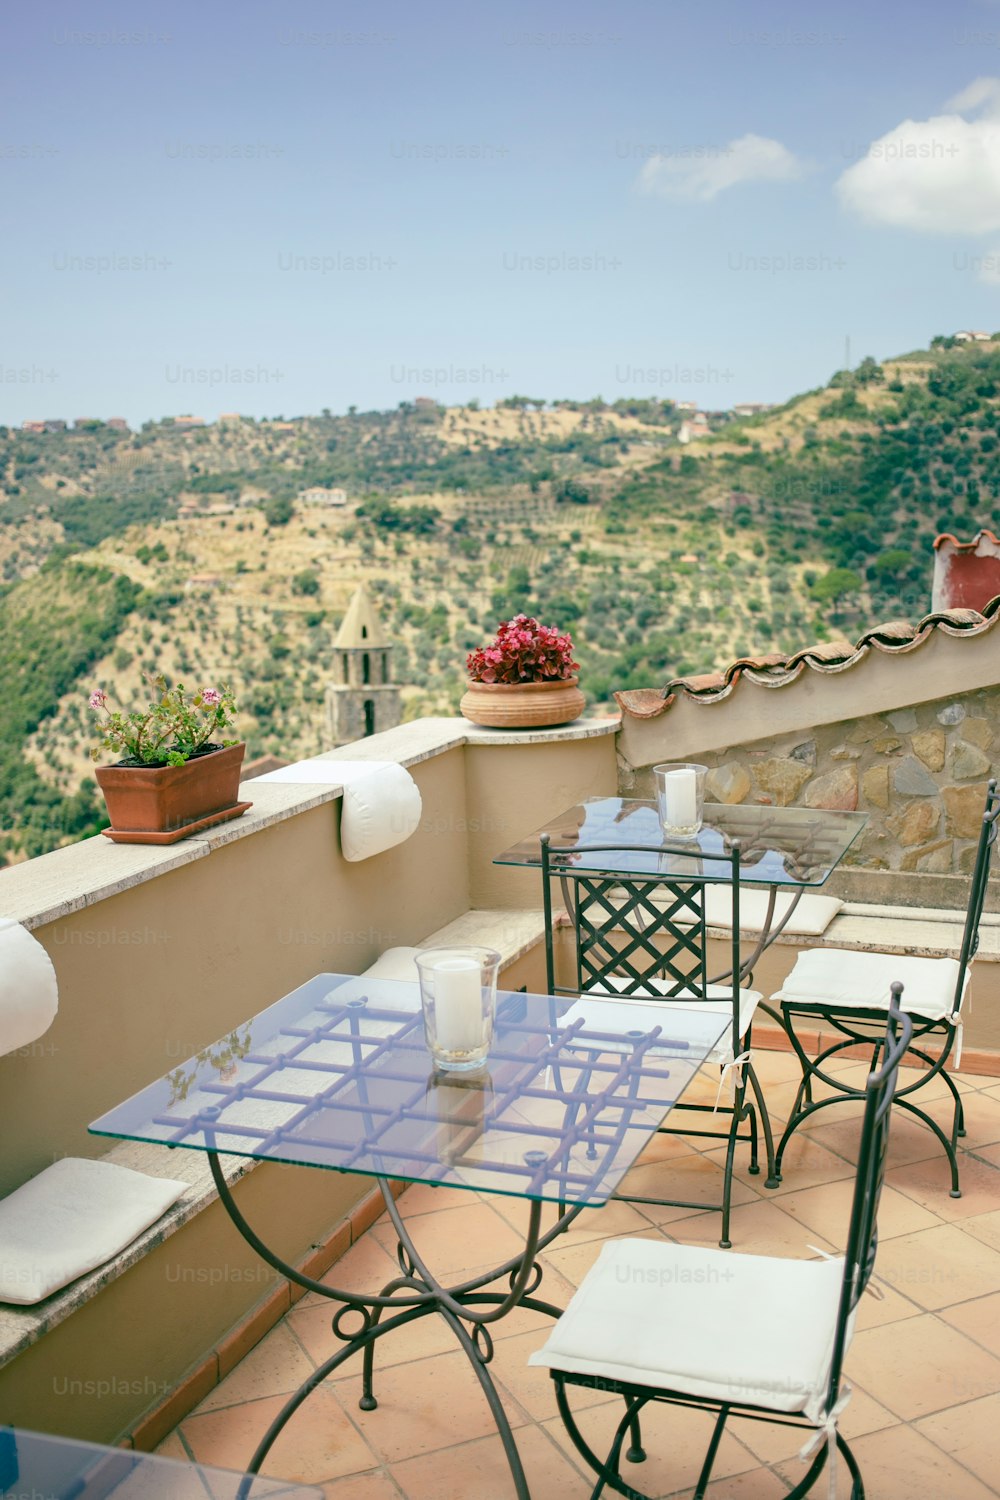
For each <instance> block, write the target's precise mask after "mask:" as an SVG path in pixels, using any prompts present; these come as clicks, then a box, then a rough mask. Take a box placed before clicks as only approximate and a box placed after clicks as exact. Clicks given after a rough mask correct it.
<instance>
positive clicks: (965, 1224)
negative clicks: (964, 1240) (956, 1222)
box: [962, 1209, 1000, 1250]
mask: <svg viewBox="0 0 1000 1500" xmlns="http://www.w3.org/2000/svg"><path fill="white" fill-rule="evenodd" d="M962 1228H963V1229H964V1230H965V1232H966V1234H971V1235H973V1236H974V1237H975V1238H976V1239H977V1240H981V1241H982V1243H983V1244H984V1245H989V1246H990V1247H991V1249H993V1250H1000V1209H995V1210H994V1211H993V1213H989V1214H976V1215H974V1217H973V1218H971V1219H963V1220H962Z"/></svg>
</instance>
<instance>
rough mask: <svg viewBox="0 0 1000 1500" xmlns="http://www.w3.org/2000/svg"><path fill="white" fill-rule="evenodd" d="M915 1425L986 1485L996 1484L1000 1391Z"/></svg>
mask: <svg viewBox="0 0 1000 1500" xmlns="http://www.w3.org/2000/svg"><path fill="white" fill-rule="evenodd" d="M916 1425H917V1428H918V1430H919V1431H920V1432H922V1433H923V1435H924V1436H925V1437H927V1438H930V1440H931V1442H932V1443H936V1444H937V1446H938V1447H939V1448H942V1449H943V1450H944V1452H945V1453H950V1454H951V1456H952V1457H953V1458H955V1459H957V1460H958V1462H959V1463H960V1464H964V1466H965V1467H966V1468H967V1469H971V1470H972V1472H973V1474H976V1475H978V1477H979V1478H980V1479H981V1480H982V1481H983V1483H984V1484H987V1485H994V1486H995V1485H996V1483H997V1480H998V1478H1000V1462H998V1455H997V1431H998V1430H1000V1394H997V1395H993V1396H983V1397H981V1398H980V1399H979V1400H978V1401H969V1402H967V1403H966V1405H965V1406H952V1407H949V1409H948V1410H947V1411H943V1412H938V1413H937V1415H936V1416H933V1417H925V1418H924V1419H923V1421H921V1422H918V1423H917V1424H916Z"/></svg>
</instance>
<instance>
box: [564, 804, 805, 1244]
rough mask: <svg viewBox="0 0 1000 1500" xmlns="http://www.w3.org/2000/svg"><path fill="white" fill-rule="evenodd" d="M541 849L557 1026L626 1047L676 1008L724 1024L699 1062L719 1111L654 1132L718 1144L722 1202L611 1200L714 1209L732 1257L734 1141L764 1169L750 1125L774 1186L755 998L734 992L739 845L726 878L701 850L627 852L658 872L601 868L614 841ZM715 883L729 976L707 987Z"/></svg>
mask: <svg viewBox="0 0 1000 1500" xmlns="http://www.w3.org/2000/svg"><path fill="white" fill-rule="evenodd" d="M541 852H542V887H543V901H544V910H545V968H546V981H547V988H548V992H549V994H550V995H552V996H553V997H554V999H557V998H559V997H574V999H575V1004H574V1005H572V1006H571V1007H570V1009H569V1010H568V1011H567V1012H565V1013H564V1014H563V1015H562V1017H561V1021H562V1023H563V1024H569V1023H572V1022H574V1021H576V1020H583V1021H584V1023H585V1025H586V1027H587V1028H588V1029H592V1030H597V1031H600V1032H601V1033H602V1034H605V1035H606V1034H608V1033H614V1032H618V1031H620V1033H621V1036H622V1042H621V1045H622V1046H623V1047H624V1046H630V1045H631V1042H630V1041H629V1040H628V1033H629V1032H630V1031H632V1032H635V1031H639V1032H641V1031H643V1030H649V1029H650V1027H652V1026H654V1025H657V1024H664V1023H666V1025H667V1026H669V1023H670V1020H671V1019H673V1018H675V1016H676V1012H677V1011H678V1010H682V1009H683V1010H687V1011H688V1012H690V1011H691V1010H692V1009H693V1010H699V1011H702V1012H705V1011H709V1012H715V1013H717V1014H718V1015H719V1016H720V1018H721V1017H722V1016H727V1017H728V1018H729V1025H728V1026H727V1029H726V1032H725V1033H724V1035H723V1038H722V1040H721V1042H720V1043H719V1045H718V1047H717V1048H716V1049H715V1050H714V1051H713V1053H712V1055H711V1056H710V1058H709V1060H708V1064H706V1066H717V1067H718V1068H719V1070H720V1073H719V1080H718V1082H719V1093H718V1094H717V1096H716V1101H715V1104H714V1105H713V1104H706V1103H688V1102H686V1101H685V1100H683V1099H682V1100H681V1101H680V1102H679V1103H678V1104H676V1105H675V1106H674V1108H673V1109H672V1110H671V1112H670V1115H669V1117H668V1120H667V1123H666V1124H665V1125H663V1126H662V1127H661V1129H662V1133H663V1134H666V1135H683V1136H694V1137H701V1138H711V1139H715V1140H718V1141H721V1142H724V1143H725V1146H726V1159H725V1164H724V1167H723V1174H722V1198H721V1202H718V1203H708V1204H706V1203H704V1202H693V1201H690V1200H688V1199H678V1198H654V1197H649V1196H641V1195H639V1194H631V1193H627V1192H620V1193H618V1194H617V1195H616V1196H617V1197H619V1198H622V1199H624V1201H626V1202H628V1203H650V1204H656V1205H658V1206H668V1207H677V1208H690V1209H694V1210H697V1209H705V1208H709V1209H713V1208H714V1209H717V1210H719V1211H720V1212H721V1214H722V1226H721V1235H720V1240H719V1244H720V1246H722V1248H724V1249H729V1248H730V1247H731V1245H732V1241H731V1239H730V1236H729V1227H730V1212H731V1202H732V1186H733V1162H734V1157H735V1152H736V1146H737V1143H738V1142H741V1141H742V1142H747V1143H748V1144H749V1146H750V1165H749V1171H750V1172H751V1173H753V1174H754V1175H756V1174H757V1173H758V1172H759V1171H760V1164H759V1160H758V1156H759V1149H758V1117H759V1127H760V1130H759V1133H760V1134H762V1135H763V1137H764V1148H765V1153H766V1156H767V1172H768V1177H767V1184H768V1186H769V1187H776V1186H777V1178H776V1177H775V1175H774V1141H773V1137H772V1133H771V1122H770V1119H769V1117H768V1113H767V1106H766V1104H765V1102H764V1095H763V1092H762V1090H761V1087H760V1083H759V1080H758V1078H757V1075H756V1073H755V1071H754V1067H753V1061H752V1056H751V1027H752V1024H753V1016H754V1012H755V1010H756V1008H757V1006H758V1005H759V1004H760V1002H761V999H762V997H761V995H759V994H758V993H757V992H756V991H755V990H751V989H748V988H743V985H742V981H743V980H744V979H747V978H749V975H747V974H746V972H745V965H744V964H743V963H742V962H741V958H740V938H739V926H740V924H739V900H740V845H739V843H738V842H734V843H733V845H732V846H731V848H730V849H729V850H727V852H725V853H724V854H720V855H718V856H713V857H712V861H711V863H712V864H713V865H714V866H715V867H716V869H718V867H719V866H720V865H721V866H723V867H725V868H726V874H725V876H722V875H720V874H718V873H715V874H707V875H706V874H704V873H702V871H701V866H702V864H703V858H702V855H701V851H700V850H698V849H695V850H694V851H692V847H691V845H690V844H687V845H684V844H664V845H648V846H640V847H632V846H630V847H629V849H628V851H627V854H626V857H627V858H628V859H632V858H633V857H634V856H637V855H638V856H642V855H648V854H655V855H659V856H663V857H664V860H663V861H661V863H666V864H667V866H668V871H667V873H657V874H655V875H647V874H641V873H635V874H633V873H630V872H628V873H620V872H618V871H617V870H612V871H611V872H608V871H607V870H602V868H601V866H602V863H604V864H608V863H609V862H608V861H602V858H601V857H602V856H604V855H610V854H618V855H619V856H621V855H622V854H623V853H624V851H623V850H622V848H621V846H620V845H615V844H593V845H590V846H588V847H579V846H578V847H575V848H574V849H573V850H572V851H567V852H566V853H561V852H560V851H559V850H558V849H556V850H553V849H552V847H551V843H550V840H549V837H548V835H547V834H543V835H542V839H541ZM670 866H673V869H670V868H669V867H670ZM674 870H676V873H674ZM713 881H715V882H719V883H725V884H726V885H727V886H728V887H729V888H730V889H731V892H732V904H733V926H732V938H731V950H730V957H729V968H728V969H727V970H726V971H725V972H724V973H723V974H721V975H717V976H715V977H714V978H713V979H709V975H708V930H707V922H706V917H705V889H706V886H708V885H709V884H711V883H712V882H713ZM555 883H558V886H559V890H560V895H561V897H562V903H563V905H564V906H565V910H566V913H567V918H568V921H569V926H570V928H571V930H572V934H573V957H574V980H573V983H572V984H571V985H561V984H559V983H558V982H557V975H556V969H557V964H556V951H555V949H556V938H555V932H556V927H557V922H558V917H557V913H556V909H555V907H554V904H553V892H552V887H553V884H555ZM613 1046H614V1043H613V1042H602V1048H603V1049H604V1050H608V1049H609V1048H611V1047H613ZM727 1075H728V1076H729V1077H730V1078H731V1079H732V1083H733V1099H732V1103H731V1104H725V1105H721V1104H720V1102H719V1101H720V1097H721V1091H722V1085H723V1081H724V1080H725V1079H726V1077H727ZM692 1112H700V1113H702V1114H708V1115H710V1116H713V1117H716V1118H717V1116H718V1115H723V1116H724V1117H728V1123H727V1124H726V1125H725V1128H723V1129H710V1128H706V1129H702V1130H699V1129H695V1128H694V1127H693V1126H691V1127H687V1126H686V1124H684V1123H681V1122H682V1120H684V1121H686V1120H687V1119H688V1118H689V1117H690V1114H691V1113H692ZM742 1127H745V1130H744V1129H742ZM662 1170H663V1171H664V1173H667V1172H669V1170H670V1168H669V1165H668V1164H666V1163H665V1164H664V1165H663V1168H662Z"/></svg>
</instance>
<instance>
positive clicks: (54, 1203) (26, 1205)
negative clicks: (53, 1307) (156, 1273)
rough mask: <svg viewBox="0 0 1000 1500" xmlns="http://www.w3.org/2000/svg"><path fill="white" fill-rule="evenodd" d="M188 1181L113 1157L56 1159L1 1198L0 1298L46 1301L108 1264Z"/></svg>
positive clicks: (170, 1202)
mask: <svg viewBox="0 0 1000 1500" xmlns="http://www.w3.org/2000/svg"><path fill="white" fill-rule="evenodd" d="M187 1186H188V1184H187V1183H186V1182H175V1181H171V1180H170V1179H168V1178H164V1177H147V1176H146V1175H145V1173H143V1172H133V1171H131V1170H130V1169H129V1168H128V1167H116V1166H114V1165H113V1164H112V1163H111V1162H105V1161H86V1160H84V1159H83V1158H80V1157H71V1156H67V1157H64V1158H63V1159H62V1160H61V1161H57V1162H53V1164H52V1166H51V1167H46V1168H45V1171H44V1172H40V1173H39V1174H38V1176H37V1177H33V1178H32V1179H31V1180H30V1182H26V1183H24V1185H23V1186H22V1187H19V1188H16V1189H15V1191H14V1192H13V1193H11V1194H10V1195H9V1196H8V1197H7V1198H4V1199H3V1201H2V1202H0V1301H2V1302H20V1303H30V1302H41V1300H42V1298H43V1297H48V1296H50V1295H51V1293H52V1292H57V1291H58V1290H59V1288H60V1287H63V1286H66V1285H67V1283H68V1282H70V1281H75V1280H76V1278H77V1277H78V1276H82V1275H83V1274H84V1272H86V1271H92V1270H94V1268H95V1267H96V1266H100V1265H103V1264H104V1262H105V1261H106V1260H111V1259H112V1257H114V1256H115V1255H117V1254H118V1253H119V1251H121V1250H124V1249H125V1246H126V1245H128V1244H131V1242H132V1240H134V1239H135V1237H136V1235H138V1234H141V1233H142V1231H143V1230H144V1229H148V1227H149V1225H150V1224H152V1223H153V1222H154V1221H155V1220H156V1219H158V1218H159V1217H160V1215H161V1214H162V1213H164V1212H165V1211H166V1210H167V1209H168V1208H169V1207H170V1205H171V1204H172V1203H176V1202H177V1199H178V1198H179V1197H180V1196H181V1194H182V1193H183V1192H184V1191H185V1190H186V1188H187Z"/></svg>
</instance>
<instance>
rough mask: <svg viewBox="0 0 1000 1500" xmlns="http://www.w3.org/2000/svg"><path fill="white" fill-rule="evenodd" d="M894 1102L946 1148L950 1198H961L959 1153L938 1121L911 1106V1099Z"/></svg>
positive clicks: (913, 1105)
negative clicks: (907, 1111) (949, 1175)
mask: <svg viewBox="0 0 1000 1500" xmlns="http://www.w3.org/2000/svg"><path fill="white" fill-rule="evenodd" d="M892 1102H893V1104H894V1105H895V1107H896V1108H897V1109H906V1110H909V1112H910V1114H911V1115H916V1117H917V1119H918V1120H922V1121H923V1123H924V1124H925V1125H926V1126H927V1127H928V1128H929V1129H930V1130H932V1131H933V1132H934V1134H935V1135H936V1136H937V1138H938V1140H939V1141H940V1142H941V1145H942V1146H943V1147H944V1153H945V1155H946V1156H947V1158H948V1166H949V1168H950V1169H951V1189H950V1192H949V1197H951V1198H961V1196H962V1189H961V1187H960V1186H959V1182H958V1153H957V1151H956V1150H955V1147H954V1146H953V1144H952V1142H951V1141H950V1140H949V1139H948V1137H947V1136H946V1135H945V1133H944V1131H943V1130H942V1129H941V1126H940V1125H939V1124H938V1122H937V1121H936V1120H932V1119H931V1117H930V1115H929V1114H927V1113H926V1111H925V1110H922V1109H918V1108H917V1106H916V1105H915V1104H911V1103H910V1101H909V1099H893V1101H892Z"/></svg>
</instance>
